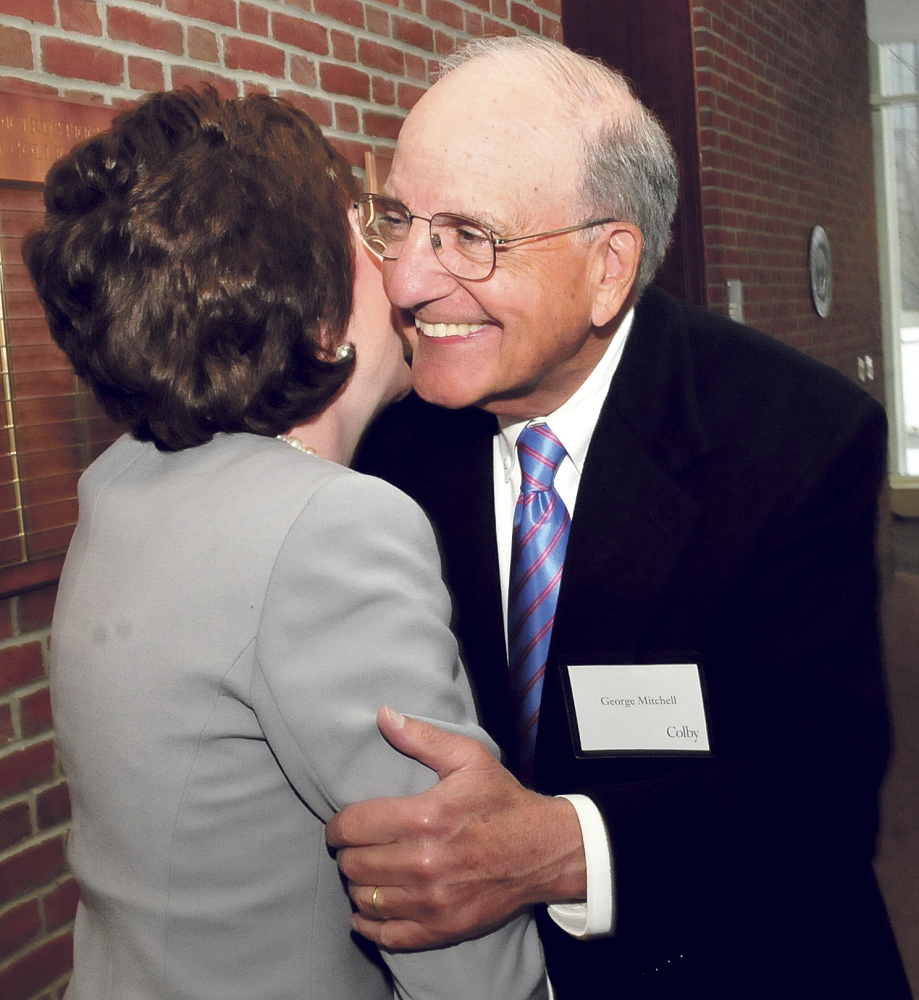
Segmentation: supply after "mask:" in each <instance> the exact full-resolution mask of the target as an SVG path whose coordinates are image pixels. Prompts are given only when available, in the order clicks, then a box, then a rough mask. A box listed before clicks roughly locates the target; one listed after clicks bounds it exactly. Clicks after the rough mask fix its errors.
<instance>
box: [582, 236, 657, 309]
mask: <svg viewBox="0 0 919 1000" xmlns="http://www.w3.org/2000/svg"><path fill="white" fill-rule="evenodd" d="M643 247H644V239H643V237H642V235H641V230H640V229H639V228H638V226H634V225H632V223H630V222H617V223H615V225H614V226H613V229H612V231H611V232H610V234H609V238H608V239H607V241H606V243H605V244H604V246H603V248H602V261H598V269H599V268H600V267H601V266H602V269H603V274H602V276H600V277H599V280H598V282H597V285H596V288H595V290H594V302H593V309H592V310H591V320H592V322H593V324H594V326H596V327H603V326H606V324H607V323H610V322H611V321H612V320H614V319H615V318H616V317H617V316H618V315H619V314H620V313H621V312H622V308H623V306H624V305H625V304H626V303H629V302H630V298H631V295H632V289H633V288H634V287H635V281H636V279H637V278H638V266H639V264H640V263H641V253H642V248H643Z"/></svg>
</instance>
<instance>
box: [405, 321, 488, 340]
mask: <svg viewBox="0 0 919 1000" xmlns="http://www.w3.org/2000/svg"><path fill="white" fill-rule="evenodd" d="M480 325H481V324H474V323H423V322H422V321H421V320H420V319H417V318H416V319H415V326H416V327H418V329H419V330H420V331H421V333H423V334H424V335H425V336H426V337H468V336H469V334H470V333H472V331H473V330H478V328H479V326H480Z"/></svg>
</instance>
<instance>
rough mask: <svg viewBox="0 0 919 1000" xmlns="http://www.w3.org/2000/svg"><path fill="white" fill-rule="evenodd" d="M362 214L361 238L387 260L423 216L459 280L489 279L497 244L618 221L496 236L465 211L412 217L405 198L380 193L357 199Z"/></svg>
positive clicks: (433, 241) (439, 253)
mask: <svg viewBox="0 0 919 1000" xmlns="http://www.w3.org/2000/svg"><path fill="white" fill-rule="evenodd" d="M357 210H358V215H359V217H360V224H361V236H362V237H363V240H364V242H365V243H366V244H367V246H368V247H369V248H370V249H371V250H372V251H373V252H374V253H375V254H378V255H379V256H380V257H383V258H385V259H386V260H395V259H396V258H397V257H398V256H399V254H400V253H401V252H402V247H403V246H404V245H405V242H406V240H407V239H408V237H409V232H410V231H411V228H412V222H413V221H414V220H415V219H419V220H420V221H422V222H426V223H427V224H428V227H429V229H430V235H431V246H432V247H433V248H434V253H435V254H436V255H437V259H438V260H439V261H440V262H441V264H443V266H444V267H445V268H446V269H447V270H448V271H449V272H450V273H451V274H452V275H455V276H456V277H457V278H465V279H467V280H469V281H484V280H485V279H486V278H490V277H491V275H492V272H493V271H494V269H495V263H496V260H497V248H498V247H506V246H508V245H509V244H511V243H519V242H520V241H521V240H536V239H541V238H542V237H544V236H559V235H561V234H562V233H574V232H577V231H578V230H579V229H590V227H591V226H602V225H605V224H606V223H607V222H615V219H597V220H596V221H595V222H582V223H581V224H580V225H577V226H566V227H565V228H564V229H551V230H549V231H548V232H545V233H530V234H529V235H527V236H512V237H509V238H505V237H501V236H495V234H494V233H493V232H492V231H491V230H490V229H489V228H488V227H487V226H483V225H482V223H481V222H476V221H475V220H474V219H465V218H463V216H461V215H451V214H450V213H449V212H438V213H437V214H436V215H432V216H431V217H430V218H427V217H426V216H424V215H412V213H411V212H409V210H408V209H407V208H406V207H405V205H403V204H402V203H401V202H398V201H395V200H393V199H392V198H384V197H383V196H382V195H378V194H362V195H361V196H360V198H358V200H357Z"/></svg>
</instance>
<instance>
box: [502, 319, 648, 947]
mask: <svg viewBox="0 0 919 1000" xmlns="http://www.w3.org/2000/svg"><path fill="white" fill-rule="evenodd" d="M633 317H634V310H629V312H628V314H627V315H626V317H625V319H624V320H623V321H622V324H621V326H620V327H619V329H618V330H617V331H616V333H615V335H614V336H613V337H612V339H611V341H610V344H609V346H608V347H607V349H606V352H605V353H604V355H603V357H602V358H601V359H600V361H599V363H598V364H597V366H596V368H594V370H593V371H592V372H591V373H590V375H588V377H587V378H586V380H585V381H584V383H583V384H582V385H581V386H580V388H579V389H578V390H577V391H576V392H575V393H574V395H573V396H571V398H570V399H568V400H567V401H566V402H565V403H563V404H562V405H561V406H560V407H559V408H558V409H557V410H555V412H554V413H549V414H546V416H545V417H537V418H534V419H532V420H526V421H523V422H519V421H518V422H516V423H510V422H508V421H506V420H502V419H501V418H499V423H500V426H501V433H500V434H498V435H496V437H495V443H494V487H495V522H496V528H497V536H498V566H499V570H500V574H501V595H502V601H503V607H504V627H505V629H504V630H505V642H506V638H507V595H508V583H509V580H510V566H511V549H512V543H513V531H514V508H515V506H516V504H517V497H518V495H519V493H520V478H521V476H520V466H519V464H518V462H517V438H518V437H519V436H520V433H521V431H522V430H523V429H524V427H527V426H529V425H530V424H541V423H547V424H548V425H549V426H550V427H551V429H552V431H553V433H554V434H555V436H556V437H557V438H558V439H559V441H561V443H562V444H563V445H564V448H565V451H566V452H567V454H566V456H565V458H563V459H562V462H561V465H559V467H558V471H557V473H556V475H555V488H556V490H557V491H558V494H559V496H560V497H561V498H562V501H563V502H564V504H565V506H566V508H567V509H568V514H569V516H571V517H573V516H574V510H575V501H576V499H577V495H578V487H579V486H580V484H581V471H582V470H583V468H584V460H585V458H586V457H587V449H588V447H589V446H590V439H591V437H592V436H593V432H594V428H595V427H596V425H597V420H598V419H599V417H600V410H601V409H602V407H603V403H604V402H605V400H606V397H607V395H608V393H609V387H610V384H611V382H612V380H613V375H614V374H615V372H616V368H617V367H618V366H619V360H620V358H621V357H622V351H623V348H624V347H625V342H626V338H627V337H628V334H629V330H630V329H631V327H632V319H633ZM562 797H563V798H566V799H568V800H569V801H570V802H571V803H572V805H574V808H575V810H576V811H577V815H578V821H579V822H580V824H581V834H582V836H583V838H584V851H585V854H586V857H587V902H586V903H568V904H556V905H553V906H550V907H549V914H550V915H551V917H552V919H553V920H554V921H555V922H556V923H557V924H558V925H559V926H560V927H561V928H563V929H564V930H565V931H567V932H568V933H569V934H571V935H573V936H574V937H580V938H588V937H600V936H603V935H608V934H611V933H612V932H613V928H614V925H615V896H614V889H615V886H614V884H613V860H612V850H611V846H610V842H609V834H608V832H607V829H606V824H605V823H604V821H603V817H602V816H601V814H600V810H599V809H598V808H597V806H596V805H595V804H594V802H593V800H592V799H590V798H588V797H587V796H586V795H565V796H562Z"/></svg>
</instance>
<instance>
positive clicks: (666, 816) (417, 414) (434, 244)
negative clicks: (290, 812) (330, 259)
mask: <svg viewBox="0 0 919 1000" xmlns="http://www.w3.org/2000/svg"><path fill="white" fill-rule="evenodd" d="M675 191H676V179H675V168H674V164H673V156H672V152H671V150H670V147H669V144H668V143H667V140H666V138H665V137H664V134H663V132H662V131H661V129H660V127H659V125H658V124H657V123H656V122H655V121H654V119H653V118H652V116H651V115H650V114H649V113H648V112H647V111H646V110H645V109H644V108H643V107H642V106H641V105H640V104H639V103H638V102H637V101H636V100H635V99H634V97H633V96H632V95H631V93H630V92H629V89H628V87H627V85H626V84H625V83H624V81H623V80H622V79H621V78H620V77H619V76H618V75H616V74H614V73H612V72H610V71H608V70H606V69H605V68H603V67H601V66H600V65H598V64H596V63H593V62H591V61H589V60H586V59H584V58H582V57H580V56H576V55H574V54H573V53H571V52H569V51H568V50H566V49H564V48H563V47H561V46H558V45H555V44H554V43H550V42H546V41H543V40H537V39H503V40H492V41H489V42H484V43H479V44H478V45H473V46H472V47H471V48H469V49H467V50H466V51H465V52H464V53H463V54H461V56H460V57H459V58H458V59H456V60H454V62H453V63H452V64H451V65H450V67H448V72H447V73H446V75H444V76H443V77H442V78H441V79H440V80H439V82H437V83H436V84H435V85H434V86H433V87H432V88H431V90H430V91H428V93H427V94H426V95H425V96H424V97H423V98H422V99H421V100H420V101H419V103H418V104H417V106H416V107H415V108H414V110H413V111H412V112H411V114H410V115H409V116H408V119H407V120H406V123H405V126H404V127H403V130H402V133H401V135H400V138H399V144H398V149H397V151H396V157H395V160H394V163H393V168H392V172H391V174H390V177H389V180H388V181H387V184H386V192H385V196H380V197H378V196H369V197H368V196H365V197H364V199H363V200H362V203H361V211H362V228H363V234H364V238H365V240H366V242H367V243H368V245H369V246H371V247H372V248H373V249H375V250H376V251H377V252H378V253H379V254H380V255H381V256H382V257H383V258H384V263H383V269H384V279H385V282H386V288H387V292H388V294H389V296H390V298H391V300H392V301H393V303H394V304H395V305H396V306H397V307H398V308H400V309H402V310H404V311H405V314H406V317H407V319H408V320H410V321H411V322H412V324H413V330H412V332H411V336H412V340H413V344H414V362H413V379H414V386H415V389H416V392H417V394H418V397H420V399H419V398H417V397H412V398H410V399H409V400H407V401H406V402H405V403H404V404H401V405H400V406H398V407H396V409H395V410H393V411H392V412H391V413H390V414H389V415H387V416H386V417H385V418H384V419H383V421H382V422H381V423H380V425H379V427H378V428H377V432H376V435H375V437H374V438H372V439H371V440H370V442H369V443H368V446H367V451H366V457H365V462H364V467H365V468H366V469H367V470H368V471H372V472H376V473H378V474H381V475H384V476H385V477H386V478H388V479H390V480H391V481H392V482H394V483H396V484H397V485H399V486H400V487H402V488H403V489H405V490H406V491H407V492H409V493H410V494H412V495H413V496H415V497H416V498H417V499H418V501H419V502H420V503H421V504H422V506H424V507H425V509H426V510H427V511H428V513H429V515H430V516H431V518H432V520H433V521H434V523H435V525H436V526H437V528H438V531H439V532H440V536H441V539H442V544H443V553H444V560H445V571H446V574H447V578H448V580H449V582H450V585H451V587H452V589H453V593H454V597H455V602H456V623H455V624H456V630H457V634H458V635H459V637H460V640H461V642H462V645H463V649H464V654H465V657H466V662H467V665H468V668H469V670H470V673H471V675H472V678H473V682H474V684H475V686H476V690H477V692H478V697H479V702H480V707H481V713H482V717H483V720H484V723H485V725H486V727H487V728H488V729H489V730H490V732H491V733H492V734H493V735H494V736H495V738H496V739H497V740H498V742H499V743H500V744H501V745H502V747H503V749H504V752H505V755H506V756H505V763H506V765H507V767H508V769H509V770H505V769H504V768H502V767H501V766H499V765H498V764H497V763H495V762H494V761H492V760H491V759H489V758H488V757H487V755H486V754H484V753H483V752H481V751H480V749H479V748H478V747H476V746H474V745H472V744H470V743H469V742H467V741H463V740H461V739H458V738H456V737H452V736H448V735H447V734H442V733H439V732H438V731H436V730H433V729H431V728H430V727H428V726H426V725H425V724H424V723H423V722H421V721H419V720H414V719H405V718H403V717H401V716H399V715H398V714H396V713H393V712H389V711H384V712H383V713H381V717H380V725H381V728H382V729H383V731H384V733H385V734H386V735H387V737H388V738H389V739H390V740H391V742H393V743H394V744H395V745H396V746H397V747H399V748H400V749H402V750H403V751H404V752H406V753H409V754H410V755H412V756H415V757H417V758H418V759H420V760H423V761H425V762H426V763H427V764H429V766H431V767H434V768H435V769H436V770H437V771H438V773H439V774H440V777H441V779H442V780H441V781H440V783H439V784H438V785H437V786H436V787H435V788H434V789H432V790H431V791H430V792H428V793H425V794H423V795H419V796H416V797H413V798H408V799H390V800H378V801H374V802H370V803H365V804H360V805H357V806H354V807H351V808H349V809H346V810H344V811H343V812H342V813H340V814H339V816H338V817H337V818H336V819H335V820H334V821H333V823H332V824H331V826H330V828H329V842H330V844H331V845H332V846H333V847H335V848H337V849H338V857H339V863H340V866H341V868H342V871H343V872H344V873H345V875H346V876H347V877H348V879H349V881H350V887H351V893H352V896H353V899H354V901H355V904H356V907H357V911H358V912H357V913H356V914H355V917H354V926H355V927H356V928H357V929H358V930H359V931H360V932H361V933H363V934H365V935H366V936H367V937H369V938H371V939H373V940H374V941H377V942H379V943H381V944H382V945H384V946H388V947H393V948H402V947H409V948H413V947H425V946H429V945H432V944H435V943H443V942H448V941H453V940H459V939H462V938H465V937H469V936H471V935H475V934H478V933H481V932H483V931H484V930H486V929H488V928H490V927H493V926H495V925H496V924H499V923H501V922H502V921H504V920H506V919H508V917H509V916H510V915H511V914H513V913H516V912H518V911H520V910H522V909H524V908H526V907H528V906H532V905H536V906H537V911H538V917H539V919H540V921H541V924H540V926H541V934H542V937H543V943H544V947H545V951H546V957H547V962H548V967H549V973H550V978H551V980H552V982H553V984H554V986H555V990H556V993H557V995H558V997H559V998H562V1000H564V998H569V997H577V998H581V997H588V996H590V997H593V996H607V995H608V996H611V997H617V998H623V1000H635V998H664V997H666V998H667V1000H674V998H677V997H691V998H696V997H700V998H702V997H704V998H706V1000H738V998H741V997H743V998H749V997H769V998H777V997H782V998H800V1000H804V998H807V1000H813V998H815V997H833V998H835V1000H838V998H840V997H849V998H853V1000H854V998H856V997H858V998H860V1000H863V998H865V997H868V996H870V997H872V998H882V997H883V998H894V997H897V998H905V997H908V995H909V994H908V989H907V987H906V984H905V980H904V977H903V972H902V968H901V966H900V963H899V958H898V956H897V953H896V948H895V946H894V944H893V940H892V937H891V933H890V928H889V924H888V921H887V917H886V913H885V910H884V906H883V903H882V902H881V899H880V897H879V894H878V891H877V887H876V884H875V882H874V878H873V875H872V872H871V858H872V854H873V850H874V839H875V833H876V824H877V793H878V786H879V783H880V780H881V776H882V774H883V770H884V766H885V760H886V756H887V720H886V711H885V705H884V694H883V683H882V675H881V665H880V656H879V648H878V646H879V644H878V633H877V623H876V583H875V572H874V562H873V539H874V527H875V501H876V497H877V494H878V491H879V487H880V482H881V474H882V469H883V456H884V439H885V424H884V416H883V413H882V411H881V408H880V407H879V406H878V405H877V404H876V403H875V402H874V401H873V400H871V399H870V398H869V397H868V396H867V395H866V394H865V393H863V392H862V391H861V390H860V389H859V388H857V387H856V386H855V385H854V384H852V383H850V382H849V381H847V380H846V379H844V378H843V377H842V376H840V375H838V374H837V373H835V372H833V371H831V370H829V369H827V368H825V367H824V366H822V365H820V364H818V363H817V362H815V361H812V360H810V359H808V358H806V357H804V356H803V355H799V354H797V353H796V352H794V351H793V350H791V349H789V348H787V347H785V346H783V345H781V344H779V343H777V342H775V341H772V340H770V339H769V338H767V337H765V336H763V335H761V334H759V333H756V332H755V331H752V330H749V329H746V328H743V327H740V326H738V325H735V324H733V323H730V322H728V321H727V320H724V319H722V318H719V317H717V316H715V315H714V314H711V313H709V312H706V311H704V310H700V309H697V308H693V307H689V306H687V305H685V304H683V303H679V302H677V301H675V300H673V299H671V298H669V297H668V296H666V295H665V294H663V293H662V292H660V291H659V290H657V289H655V288H653V287H649V282H650V280H651V278H652V277H653V275H654V272H655V271H656V269H657V267H658V265H659V263H660V261H661V258H662V257H663V254H664V251H665V249H666V246H667V243H668V240H669V227H670V221H671V217H672V213H673V209H674V203H675ZM514 775H516V777H515V776H514ZM518 778H519V779H520V780H519V781H518V780H517V779H518ZM542 904H548V906H544V905H542Z"/></svg>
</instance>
